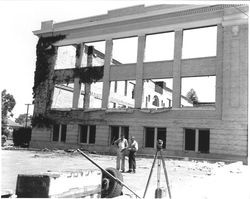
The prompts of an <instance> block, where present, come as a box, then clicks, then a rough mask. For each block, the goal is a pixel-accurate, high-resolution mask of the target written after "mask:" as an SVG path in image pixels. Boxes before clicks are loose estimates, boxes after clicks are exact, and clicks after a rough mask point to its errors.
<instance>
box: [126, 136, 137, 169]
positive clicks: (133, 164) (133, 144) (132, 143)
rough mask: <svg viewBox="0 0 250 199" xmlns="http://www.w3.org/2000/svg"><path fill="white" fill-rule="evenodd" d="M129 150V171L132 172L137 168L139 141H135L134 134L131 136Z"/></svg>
mask: <svg viewBox="0 0 250 199" xmlns="http://www.w3.org/2000/svg"><path fill="white" fill-rule="evenodd" d="M128 151H129V155H128V163H129V170H128V173H132V172H133V173H135V170H136V161H135V156H136V152H137V151H138V143H137V142H136V141H135V137H134V136H132V137H131V138H130V142H129V147H128Z"/></svg>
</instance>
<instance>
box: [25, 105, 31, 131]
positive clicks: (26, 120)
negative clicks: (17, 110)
mask: <svg viewBox="0 0 250 199" xmlns="http://www.w3.org/2000/svg"><path fill="white" fill-rule="evenodd" d="M25 105H26V106H27V114H26V122H25V128H27V122H28V114H29V106H30V105H32V104H25Z"/></svg>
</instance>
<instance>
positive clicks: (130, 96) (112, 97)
mask: <svg viewBox="0 0 250 199" xmlns="http://www.w3.org/2000/svg"><path fill="white" fill-rule="evenodd" d="M115 85H117V89H115V88H116V86H115ZM126 85H127V86H126ZM134 89H135V81H134V80H125V81H111V82H110V93H109V103H108V104H109V106H108V107H109V108H134V105H135V100H134ZM114 104H115V105H114Z"/></svg>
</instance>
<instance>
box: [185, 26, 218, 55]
mask: <svg viewBox="0 0 250 199" xmlns="http://www.w3.org/2000/svg"><path fill="white" fill-rule="evenodd" d="M216 49H217V26H211V27H204V28H195V29H188V30H184V31H183V48H182V58H183V59H187V58H197V57H209V56H216Z"/></svg>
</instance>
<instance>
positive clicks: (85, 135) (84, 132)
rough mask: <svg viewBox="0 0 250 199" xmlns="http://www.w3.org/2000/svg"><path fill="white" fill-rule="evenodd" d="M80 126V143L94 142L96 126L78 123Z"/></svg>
mask: <svg viewBox="0 0 250 199" xmlns="http://www.w3.org/2000/svg"><path fill="white" fill-rule="evenodd" d="M79 127H80V143H81V144H95V137H96V126H95V125H79Z"/></svg>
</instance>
